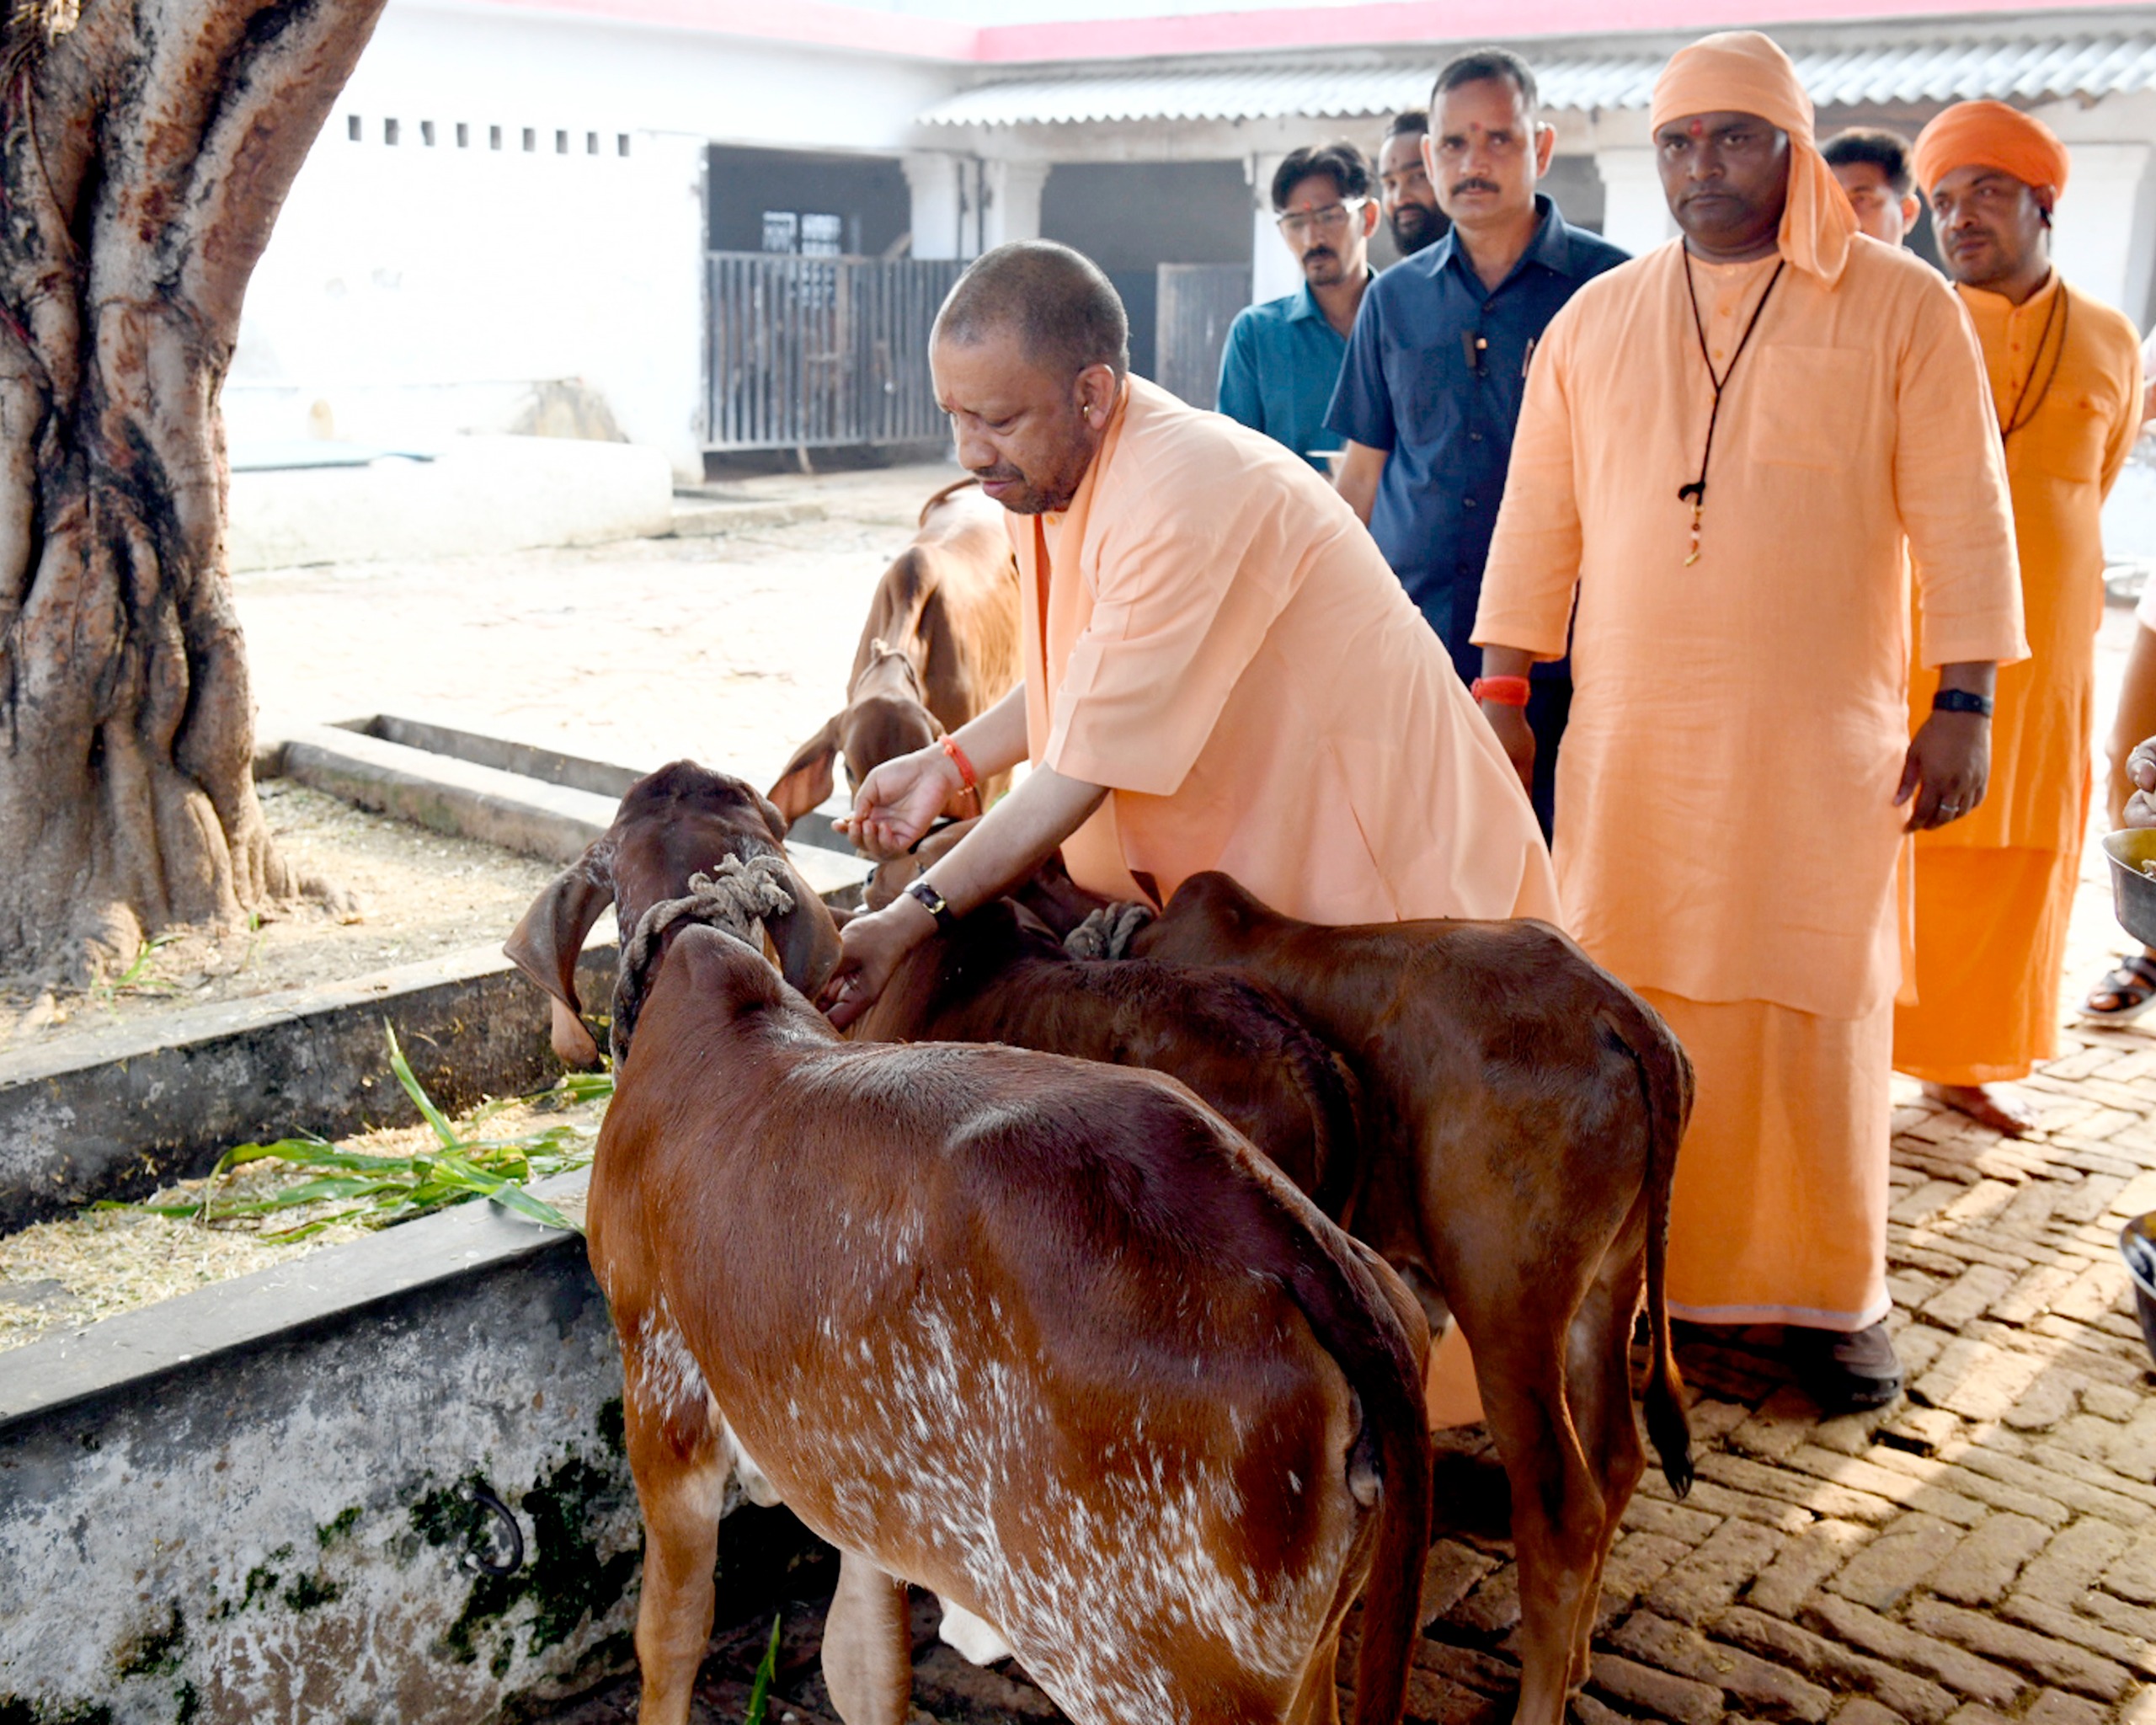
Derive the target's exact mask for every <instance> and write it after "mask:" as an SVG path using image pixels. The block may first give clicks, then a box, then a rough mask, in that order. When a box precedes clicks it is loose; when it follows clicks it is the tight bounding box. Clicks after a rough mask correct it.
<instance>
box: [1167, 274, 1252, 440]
mask: <svg viewBox="0 0 2156 1725" xmlns="http://www.w3.org/2000/svg"><path fill="white" fill-rule="evenodd" d="M1160 283H1161V298H1160V310H1159V312H1157V313H1156V314H1155V321H1154V325H1153V328H1154V340H1155V354H1156V355H1157V356H1158V357H1157V358H1156V360H1155V370H1156V371H1158V373H1159V376H1158V377H1155V380H1154V381H1155V382H1157V383H1158V384H1159V385H1160V386H1161V388H1163V389H1166V390H1169V391H1171V392H1173V393H1175V394H1177V395H1179V396H1181V397H1182V398H1183V399H1184V400H1185V401H1187V402H1188V403H1190V404H1191V405H1192V406H1193V407H1194V408H1208V409H1209V408H1211V406H1212V405H1213V403H1214V401H1215V400H1216V399H1217V398H1218V397H1219V389H1220V350H1221V349H1222V348H1223V347H1225V345H1226V344H1227V340H1228V326H1229V325H1230V323H1234V322H1235V313H1236V312H1240V311H1241V310H1242V308H1243V307H1245V306H1246V305H1248V304H1249V303H1250V266H1249V265H1248V264H1161V266H1160Z"/></svg>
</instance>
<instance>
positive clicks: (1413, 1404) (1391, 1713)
mask: <svg viewBox="0 0 2156 1725" xmlns="http://www.w3.org/2000/svg"><path fill="white" fill-rule="evenodd" d="M1334 1238H1335V1239H1336V1240H1338V1241H1339V1242H1340V1243H1339V1245H1338V1246H1337V1247H1328V1244H1327V1242H1322V1241H1316V1242H1311V1243H1312V1244H1313V1245H1315V1246H1316V1247H1318V1248H1319V1249H1317V1250H1315V1251H1312V1250H1310V1249H1309V1247H1305V1249H1304V1250H1303V1252H1301V1253H1300V1254H1299V1258H1298V1262H1297V1263H1296V1265H1295V1267H1294V1270H1293V1271H1292V1272H1291V1273H1290V1274H1289V1276H1288V1278H1287V1280H1288V1284H1289V1290H1290V1292H1291V1293H1292V1294H1293V1295H1294V1300H1295V1303H1296V1305H1297V1306H1300V1307H1301V1308H1302V1311H1303V1315H1304V1316H1305V1317H1306V1318H1308V1319H1309V1320H1310V1328H1311V1331H1312V1332H1314V1333H1315V1336H1316V1338H1317V1340H1318V1343H1319V1345H1320V1346H1321V1347H1322V1348H1324V1349H1325V1350H1326V1353H1328V1354H1331V1356H1332V1358H1333V1359H1334V1361H1335V1363H1337V1365H1338V1366H1339V1367H1340V1370H1341V1373H1342V1375H1343V1376H1344V1377H1346V1379H1347V1380H1348V1387H1349V1388H1351V1389H1352V1390H1353V1391H1354V1392H1355V1397H1356V1400H1357V1402H1358V1404H1359V1407H1360V1409H1361V1413H1362V1422H1363V1423H1362V1429H1361V1430H1360V1431H1358V1433H1357V1434H1356V1435H1355V1440H1354V1443H1353V1446H1352V1447H1351V1449H1350V1450H1349V1452H1348V1487H1349V1489H1350V1490H1352V1491H1353V1492H1354V1493H1355V1495H1356V1497H1357V1498H1358V1500H1359V1501H1362V1502H1364V1503H1369V1502H1370V1501H1371V1496H1370V1494H1371V1493H1374V1494H1375V1499H1376V1504H1377V1509H1378V1518H1379V1519H1378V1537H1377V1550H1376V1551H1375V1553H1374V1556H1373V1557H1372V1560H1371V1563H1370V1569H1369V1580H1368V1582H1367V1583H1365V1586H1364V1593H1363V1629H1362V1650H1361V1654H1360V1657H1359V1659H1358V1663H1357V1665H1356V1669H1355V1715H1354V1725H1400V1717H1401V1713H1402V1712H1405V1711H1406V1705H1407V1676H1408V1671H1409V1668H1410V1667H1411V1665H1412V1664H1413V1658H1414V1651H1415V1637H1416V1634H1417V1630H1418V1628H1419V1625H1418V1624H1417V1621H1416V1620H1417V1616H1418V1615H1419V1612H1418V1609H1417V1608H1418V1607H1419V1605H1421V1602H1422V1563H1423V1560H1424V1558H1425V1557H1428V1553H1429V1545H1430V1433H1429V1426H1428V1415H1427V1413H1425V1411H1424V1407H1423V1401H1422V1362H1421V1361H1420V1360H1419V1359H1417V1357H1416V1351H1415V1348H1414V1346H1413V1344H1412V1343H1411V1341H1410V1340H1409V1338H1408V1334H1407V1322H1406V1317H1405V1316H1403V1315H1402V1313H1401V1311H1400V1310H1399V1309H1398V1308H1396V1306H1394V1305H1393V1303H1392V1302H1391V1301H1390V1300H1389V1299H1388V1298H1387V1297H1386V1295H1385V1290H1384V1289H1383V1288H1382V1287H1380V1285H1379V1284H1378V1279H1377V1276H1376V1274H1374V1273H1373V1272H1372V1270H1371V1269H1370V1268H1369V1266H1368V1265H1367V1264H1365V1263H1363V1262H1362V1261H1361V1260H1360V1258H1358V1257H1357V1256H1355V1254H1356V1253H1357V1252H1358V1251H1359V1249H1360V1248H1358V1247H1355V1246H1353V1244H1351V1243H1349V1242H1347V1241H1346V1240H1345V1239H1344V1238H1343V1237H1342V1236H1337V1235H1336V1236H1334ZM1418 1316H1419V1315H1418Z"/></svg>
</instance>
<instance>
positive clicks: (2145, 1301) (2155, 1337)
mask: <svg viewBox="0 0 2156 1725" xmlns="http://www.w3.org/2000/svg"><path fill="white" fill-rule="evenodd" d="M2119 1252H2120V1253H2121V1256H2123V1257H2124V1258H2125V1259H2126V1273H2127V1274H2128V1275H2130V1276H2132V1278H2133V1303H2134V1306H2135V1309H2136V1310H2137V1311H2139V1312H2140V1314H2141V1339H2142V1340H2143V1341H2144V1342H2146V1343H2148V1357H2149V1358H2150V1359H2156V1210H2151V1211H2150V1212H2149V1213H2148V1215H2142V1216H2136V1217H2135V1218H2134V1219H2133V1220H2132V1221H2130V1222H2128V1223H2127V1225H2126V1226H2124V1227H2123V1228H2121V1229H2120V1230H2119Z"/></svg>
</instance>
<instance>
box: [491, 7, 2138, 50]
mask: <svg viewBox="0 0 2156 1725" xmlns="http://www.w3.org/2000/svg"><path fill="white" fill-rule="evenodd" d="M468 3H471V4H474V5H478V6H484V7H489V8H496V7H498V8H501V9H503V10H504V11H512V12H545V13H557V14H559V15H562V16H565V17H574V18H590V19H605V20H607V21H609V22H611V23H616V24H642V25H645V26H647V27H650V28H655V29H680V30H691V31H694V32H696V33H697V34H699V35H727V36H739V37H745V38H748V39H750V40H759V41H775V42H787V43H792V44H795V45H799V46H803V47H813V48H834V49H840V50H844V51H849V52H853V53H869V54H890V55H896V56H903V57H905V58H906V59H911V60H935V61H945V62H948V63H953V64H969V63H971V64H985V65H1013V64H1022V63H1038V62H1043V61H1087V60H1093V61H1100V60H1136V59H1143V58H1147V57H1150V56H1165V55H1198V56H1202V55H1209V54H1230V53H1243V54H1247V53H1253V52H1256V53H1262V52H1265V51H1268V50H1274V51H1281V50H1293V49H1297V48H1339V47H1380V46H1384V45H1388V44H1406V43H1415V42H1460V41H1465V40H1467V39H1468V38H1469V37H1470V36H1474V35H1477V33H1476V31H1474V30H1471V29H1465V23H1466V20H1465V19H1463V18H1462V16H1461V13H1460V8H1459V6H1458V4H1457V0H1377V3H1372V4H1364V5H1355V6H1325V7H1288V8H1282V9H1281V10H1279V11H1277V12H1213V13H1197V14H1193V15H1191V16H1187V17H1174V18H1159V17H1155V18H1123V19H1077V20H1070V21H1065V22H1061V23H1054V24H993V25H990V26H989V27H987V28H985V29H975V28H974V27H973V26H972V25H969V24H955V23H953V22H950V21H949V20H947V19H933V18H920V17H914V16H910V15H906V14H901V13H890V12H876V11H869V10H866V9H857V8H853V7H850V6H846V5H842V4H836V3H833V0H782V4H777V5H774V4H771V3H770V0H468ZM1516 3H1517V9H1516V10H1513V11H1511V12H1508V13H1506V14H1505V15H1504V16H1503V17H1502V19H1498V18H1494V17H1493V18H1492V19H1489V22H1490V23H1491V24H1493V25H1495V26H1497V28H1495V29H1491V30H1489V31H1486V32H1482V33H1481V34H1484V35H1492V36H1494V37H1497V38H1499V39H1501V40H1507V41H1523V40H1533V39H1534V38H1535V37H1539V36H1598V37H1607V36H1609V35H1617V34H1621V33H1624V32H1628V31H1647V30H1656V31H1678V32H1685V33H1705V31H1708V30H1711V29H1734V28H1739V27H1744V28H1753V27H1756V28H1760V29H1768V30H1772V29H1774V24H1832V23H1843V22H1847V23H1859V22H1860V23H1863V24H1869V25H1874V26H1877V25H1891V24H1892V23H1893V22H1894V21H1895V19H1930V18H1942V17H1955V16H1967V17H1974V16H1978V15H1988V14H1995V13H2006V12H2015V13H2025V14H2031V15H2035V14H2041V13H2053V12H2068V13H2081V14H2084V15H2089V14H2093V15H2095V16H2097V17H2101V16H2102V15H2104V14H2105V13H2119V14H2121V15H2126V14H2129V13H2131V14H2134V15H2136V16H2137V17H2145V16H2146V15H2147V13H2148V7H2147V5H2146V4H2145V3H2142V0H2094V3H2090V0H1891V3H1892V4H1893V6H1894V8H1895V11H1894V13H1893V14H1892V17H1882V16H1881V15H1880V14H1879V13H1878V12H1877V11H1876V9H1875V8H1876V6H1877V4H1878V0H1771V3H1772V4H1773V5H1774V8H1775V15H1774V23H1769V24H1760V23H1759V13H1758V0H1516ZM1609 45H1610V46H1611V47H1616V46H1618V45H1619V44H1617V43H1614V42H1612V43H1610V44H1609Z"/></svg>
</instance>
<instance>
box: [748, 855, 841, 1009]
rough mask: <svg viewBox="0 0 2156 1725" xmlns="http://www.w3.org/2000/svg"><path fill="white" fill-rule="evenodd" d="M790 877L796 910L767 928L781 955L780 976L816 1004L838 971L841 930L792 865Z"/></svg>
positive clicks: (772, 920)
mask: <svg viewBox="0 0 2156 1725" xmlns="http://www.w3.org/2000/svg"><path fill="white" fill-rule="evenodd" d="M786 875H787V891H788V892H790V893H792V895H793V908H792V910H791V911H787V913H786V914H785V915H784V916H766V918H765V919H764V928H765V931H766V932H767V933H768V934H769V935H770V936H771V946H772V948H774V949H775V950H776V952H777V953H778V968H779V974H780V975H782V976H784V977H785V978H786V980H787V982H789V983H791V984H792V985H793V986H794V987H795V988H798V989H799V990H800V991H801V992H802V993H803V994H805V995H807V996H809V999H810V1000H812V1001H813V1000H814V999H815V998H816V996H817V995H818V994H819V993H820V992H821V991H822V990H823V986H824V985H825V983H826V982H829V981H830V980H831V972H832V971H834V970H835V969H838V964H839V927H838V924H837V923H835V922H834V921H832V920H831V913H830V910H829V909H828V908H827V907H826V906H825V903H824V901H823V900H821V899H819V898H818V897H817V896H816V889H815V888H814V887H812V886H810V885H809V883H808V882H807V881H805V880H803V879H802V878H801V876H800V874H799V873H798V872H797V871H796V870H795V868H794V867H793V865H792V863H787V865H786Z"/></svg>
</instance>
